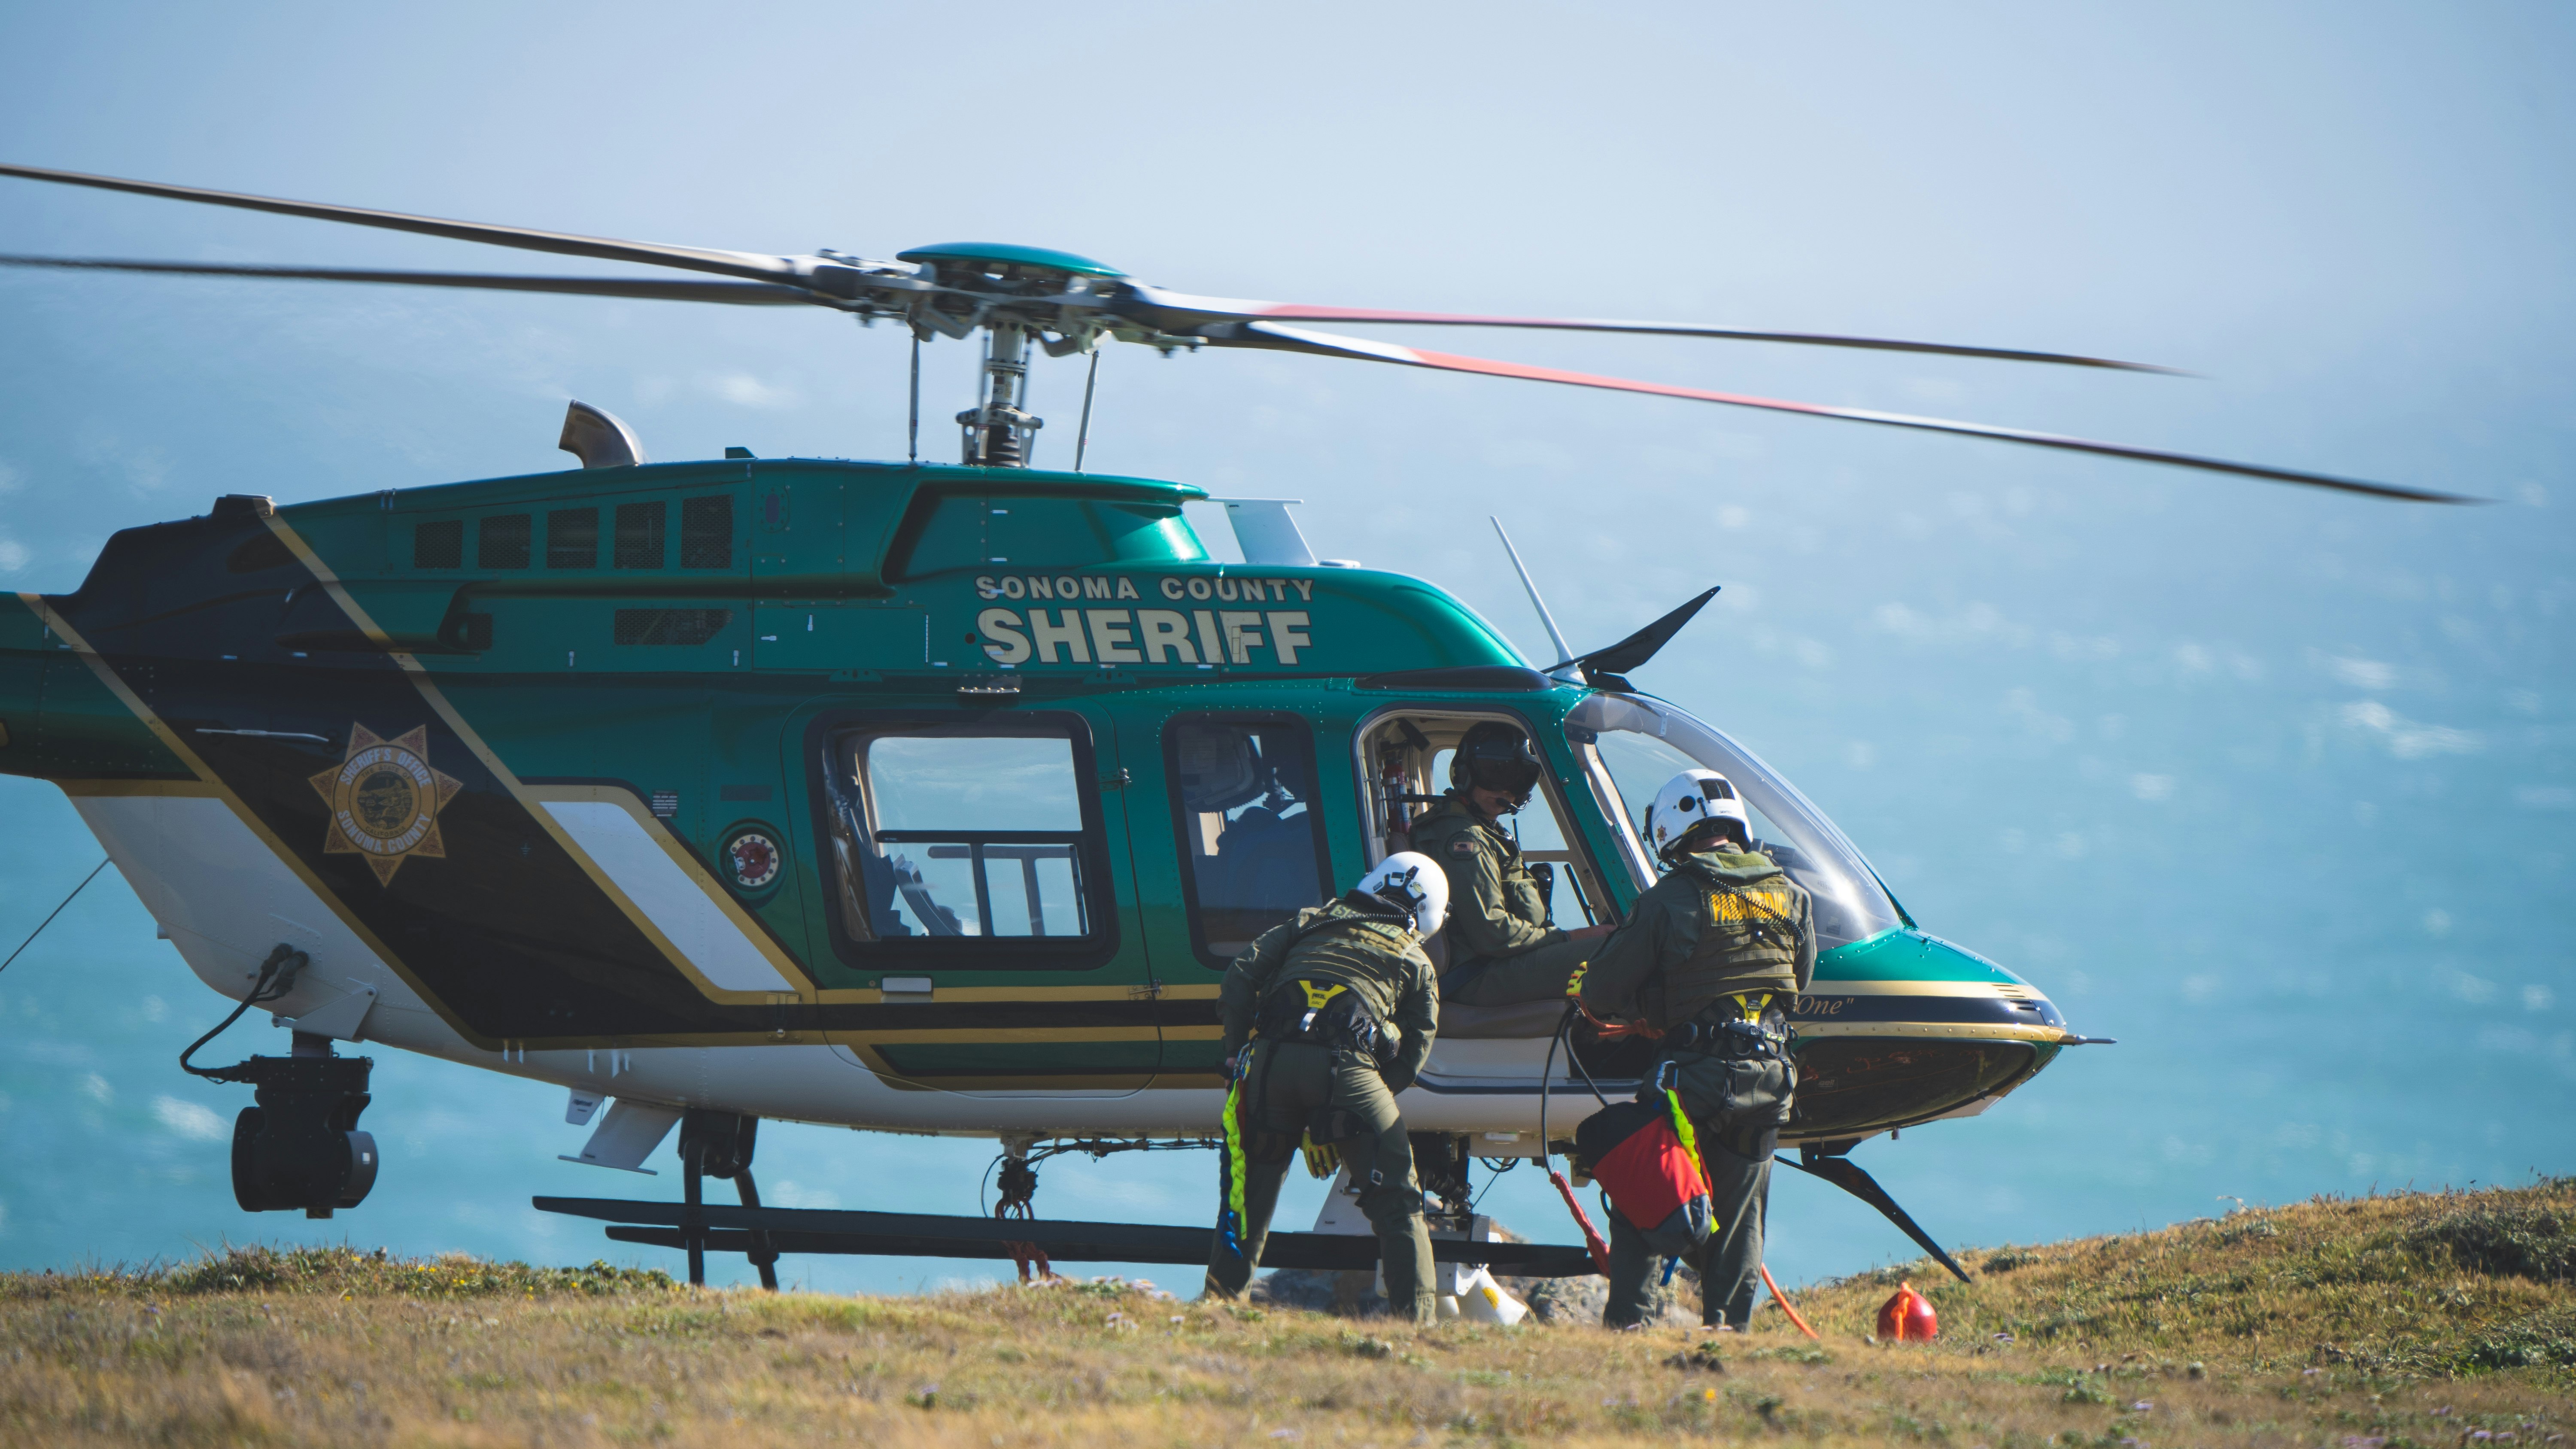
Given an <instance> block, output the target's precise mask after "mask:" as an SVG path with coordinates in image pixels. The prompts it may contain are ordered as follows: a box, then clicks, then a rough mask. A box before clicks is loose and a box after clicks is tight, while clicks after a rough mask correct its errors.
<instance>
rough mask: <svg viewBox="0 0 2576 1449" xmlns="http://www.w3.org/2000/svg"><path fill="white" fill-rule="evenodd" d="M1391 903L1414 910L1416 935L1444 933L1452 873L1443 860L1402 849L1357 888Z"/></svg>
mask: <svg viewBox="0 0 2576 1449" xmlns="http://www.w3.org/2000/svg"><path fill="white" fill-rule="evenodd" d="M1353 889H1355V890H1357V891H1358V892H1359V893H1360V894H1361V895H1366V896H1375V897H1377V898H1378V899H1379V900H1382V901H1384V902H1386V903H1387V904H1389V905H1391V906H1395V907H1398V908H1399V909H1402V910H1407V911H1411V912H1412V913H1413V934H1414V935H1415V936H1417V937H1419V938H1421V939H1423V940H1429V939H1430V938H1431V937H1433V936H1436V935H1438V934H1440V928H1441V927H1442V926H1445V925H1447V924H1448V923H1449V876H1448V873H1447V872H1445V871H1443V870H1441V869H1440V864H1439V862H1437V861H1435V860H1433V859H1432V858H1431V857H1430V856H1427V855H1424V854H1423V853H1422V852H1421V851H1418V850H1399V851H1397V852H1396V853H1395V854H1393V855H1390V856H1388V857H1387V858H1386V859H1384V860H1381V861H1379V862H1378V863H1377V869H1375V870H1373V871H1370V872H1369V873H1368V874H1366V875H1364V876H1361V877H1360V883H1359V884H1358V885H1357V886H1355V887H1353Z"/></svg>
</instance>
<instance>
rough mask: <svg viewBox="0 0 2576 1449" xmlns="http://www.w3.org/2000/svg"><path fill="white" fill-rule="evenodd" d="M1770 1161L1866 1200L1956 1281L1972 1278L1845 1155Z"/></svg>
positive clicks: (1873, 1180)
mask: <svg viewBox="0 0 2576 1449" xmlns="http://www.w3.org/2000/svg"><path fill="white" fill-rule="evenodd" d="M1772 1160H1773V1161H1774V1162H1786V1163H1788V1164H1789V1165H1790V1166H1791V1167H1794V1168H1796V1169H1798V1170H1799V1171H1800V1172H1804V1173H1807V1174H1809V1175H1810V1176H1814V1177H1821V1178H1823V1179H1824V1180H1825V1181H1827V1182H1830V1183H1832V1184H1833V1185H1834V1186H1836V1187H1839V1188H1841V1189H1842V1190H1843V1191H1845V1192H1847V1193H1850V1194H1851V1195H1852V1196H1854V1197H1856V1198H1859V1199H1860V1200H1861V1201H1862V1202H1865V1203H1868V1204H1869V1205H1870V1206H1871V1207H1874V1208H1876V1209H1878V1210H1879V1211H1880V1212H1881V1213H1883V1214H1885V1215H1886V1217H1887V1220H1888V1221H1889V1222H1891V1223H1894V1224H1896V1226H1897V1227H1898V1228H1900V1229H1902V1230H1904V1233H1905V1236H1907V1237H1909V1238H1912V1239H1913V1240H1914V1241H1915V1243H1916V1244H1917V1245H1918V1246H1920V1247H1921V1248H1922V1249H1923V1251H1925V1252H1927V1253H1930V1254H1931V1255H1932V1256H1933V1257H1934V1258H1935V1259H1937V1260H1939V1262H1940V1264H1941V1266H1942V1267H1944V1268H1947V1269H1949V1270H1950V1271H1951V1272H1953V1273H1955V1274H1957V1275H1958V1278H1959V1281H1960V1282H1962V1283H1968V1282H1973V1281H1974V1280H1973V1279H1971V1278H1969V1276H1968V1270H1967V1269H1965V1268H1962V1267H1960V1266H1959V1265H1958V1263H1957V1262H1956V1261H1955V1260H1953V1259H1952V1258H1951V1256H1950V1255H1949V1254H1948V1253H1945V1252H1943V1251H1942V1250H1941V1245H1940V1244H1939V1243H1936V1242H1934V1241H1932V1235H1931V1234H1930V1233H1927V1232H1925V1231H1923V1229H1922V1228H1921V1227H1920V1226H1919V1225H1917V1224H1916V1223H1915V1221H1914V1219H1913V1217H1912V1216H1910V1215H1909V1214H1908V1213H1907V1212H1906V1211H1905V1209H1903V1208H1901V1207H1898V1206H1897V1205H1896V1199H1894V1198H1892V1197H1889V1196H1888V1195H1887V1189H1886V1188H1883V1187H1880V1186H1879V1185H1878V1179H1876V1178H1874V1177H1872V1176H1870V1175H1869V1173H1868V1172H1866V1171H1865V1170H1863V1169H1862V1167H1861V1165H1860V1164H1859V1163H1857V1162H1854V1161H1852V1160H1851V1159H1850V1158H1848V1157H1840V1156H1836V1157H1826V1156H1821V1155H1808V1156H1805V1157H1804V1159H1803V1160H1801V1161H1791V1160H1790V1159H1788V1158H1786V1157H1775V1158H1773V1159H1772Z"/></svg>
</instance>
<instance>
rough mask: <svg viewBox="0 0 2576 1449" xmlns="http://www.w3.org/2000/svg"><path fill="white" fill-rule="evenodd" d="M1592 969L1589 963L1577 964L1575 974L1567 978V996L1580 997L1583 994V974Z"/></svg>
mask: <svg viewBox="0 0 2576 1449" xmlns="http://www.w3.org/2000/svg"><path fill="white" fill-rule="evenodd" d="M1591 969H1592V963H1591V962H1589V961H1581V962H1577V963H1575V967H1574V974H1573V975H1571V976H1568V977H1567V978H1565V994H1566V995H1567V996H1568V997H1578V996H1581V995H1582V994H1583V973H1584V972H1586V971H1589V970H1591Z"/></svg>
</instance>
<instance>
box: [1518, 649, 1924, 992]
mask: <svg viewBox="0 0 2576 1449" xmlns="http://www.w3.org/2000/svg"><path fill="white" fill-rule="evenodd" d="M1565 733H1566V739H1567V742H1568V743H1570V744H1572V745H1573V746H1574V752H1575V755H1576V756H1577V757H1578V758H1580V759H1581V760H1582V761H1583V763H1584V768H1585V770H1586V772H1587V773H1588V774H1590V775H1591V777H1592V787H1593V789H1594V790H1595V791H1596V792H1598V793H1599V794H1600V795H1601V796H1602V797H1603V799H1602V809H1603V813H1604V814H1607V815H1608V816H1609V817H1610V818H1612V819H1614V820H1617V821H1619V822H1620V823H1621V824H1622V825H1623V826H1625V827H1626V831H1625V834H1626V837H1627V838H1626V840H1625V842H1624V843H1625V844H1626V846H1627V849H1628V859H1629V866H1630V868H1631V869H1632V870H1633V871H1635V872H1636V874H1637V875H1638V877H1639V880H1640V883H1641V884H1646V883H1651V882H1652V881H1653V880H1654V878H1655V874H1656V873H1657V872H1656V868H1655V867H1654V866H1653V865H1652V864H1651V862H1652V861H1653V858H1654V857H1653V855H1652V853H1651V852H1649V851H1648V850H1647V849H1646V848H1645V847H1644V845H1643V844H1641V843H1640V840H1641V837H1640V834H1639V830H1640V825H1641V820H1640V817H1641V816H1642V815H1643V814H1644V813H1645V808H1646V806H1647V804H1648V803H1649V802H1651V801H1652V800H1653V799H1654V798H1655V792H1656V791H1657V790H1658V789H1660V788H1662V786H1663V783H1664V782H1665V781H1666V780H1669V779H1671V778H1672V777H1673V776H1675V775H1677V774H1679V773H1681V772H1682V771H1684V770H1692V769H1701V770H1715V771H1717V772H1718V773H1719V774H1722V775H1724V776H1726V778H1727V779H1729V780H1731V781H1733V782H1734V783H1735V788H1736V790H1737V792H1738V793H1739V794H1741V795H1742V796H1743V798H1744V803H1745V805H1746V806H1747V807H1748V808H1749V810H1750V811H1751V813H1752V816H1753V833H1754V836H1755V839H1754V841H1753V846H1754V848H1755V849H1756V850H1760V851H1763V852H1765V853H1767V854H1768V855H1770V857H1771V858H1772V859H1774V860H1776V861H1778V862H1779V863H1780V867H1781V869H1783V870H1785V871H1787V872H1788V873H1789V878H1790V879H1791V880H1794V881H1796V882H1797V883H1798V884H1799V885H1801V886H1804V887H1805V888H1806V890H1807V893H1808V895H1809V896H1811V897H1813V898H1814V901H1815V909H1816V947H1817V949H1818V950H1824V951H1830V950H1832V949H1833V948H1834V947H1836V946H1841V945H1847V944H1849V943H1850V942H1853V941H1865V940H1867V939H1869V938H1870V937H1872V936H1875V935H1877V934H1879V933H1880V932H1882V931H1886V930H1890V929H1893V928H1894V927H1895V926H1896V925H1898V924H1899V922H1900V917H1899V916H1898V914H1897V910H1896V903H1895V902H1894V901H1892V900H1890V899H1889V898H1888V895H1887V889H1886V887H1884V886H1882V885H1880V884H1879V883H1878V877H1877V876H1876V875H1875V874H1873V873H1872V872H1871V870H1870V868H1869V865H1868V863H1867V862H1865V861H1863V860H1862V859H1861V856H1860V852H1859V851H1857V850H1855V849H1853V848H1852V844H1851V842H1850V841H1848V840H1845V839H1844V838H1843V834H1842V832H1841V831H1839V830H1836V829H1835V828H1834V826H1833V823H1832V822H1831V821H1829V820H1827V819H1825V817H1824V815H1823V813H1822V812H1820V811H1819V810H1817V809H1816V807H1815V806H1813V805H1811V804H1809V803H1807V798H1806V797H1805V796H1803V795H1801V794H1799V793H1798V791H1797V787H1795V786H1793V785H1791V784H1790V783H1789V782H1788V781H1787V780H1784V779H1782V778H1780V776H1779V775H1778V774H1777V773H1775V772H1774V771H1773V770H1772V769H1771V767H1770V766H1768V765H1765V764H1763V763H1762V762H1761V761H1760V760H1758V759H1756V758H1754V756H1753V754H1752V752H1751V751H1749V750H1746V749H1745V748H1744V747H1743V746H1742V745H1739V744H1737V743H1736V742H1735V741H1733V740H1730V739H1728V738H1727V737H1726V736H1724V735H1722V734H1720V733H1718V732H1717V731H1716V730H1713V729H1711V728H1709V727H1708V726H1707V725H1704V724H1701V723H1700V722H1699V721H1698V720H1695V719H1692V718H1691V717H1690V716H1689V715H1686V714H1684V713H1682V712H1681V711H1680V710H1678V709H1675V708H1673V707H1672V706H1671V705H1668V704H1661V703H1656V702H1652V701H1648V700H1643V699H1636V698H1629V697H1621V696H1613V695H1606V694H1596V695H1594V696H1593V697H1592V698H1590V699H1587V700H1585V701H1584V702H1583V703H1582V704H1580V705H1577V706H1576V707H1575V709H1574V712H1573V713H1572V714H1569V715H1567V716H1566V720H1565Z"/></svg>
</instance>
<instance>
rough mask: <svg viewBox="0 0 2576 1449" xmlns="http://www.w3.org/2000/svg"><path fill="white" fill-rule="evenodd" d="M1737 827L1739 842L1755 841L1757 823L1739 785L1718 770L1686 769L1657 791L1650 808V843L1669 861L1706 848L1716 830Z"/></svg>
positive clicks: (1647, 827) (1647, 834)
mask: <svg viewBox="0 0 2576 1449" xmlns="http://www.w3.org/2000/svg"><path fill="white" fill-rule="evenodd" d="M1730 821H1731V822H1733V823H1734V825H1735V836H1736V839H1737V841H1738V842H1739V843H1743V842H1749V841H1751V840H1752V839H1753V820H1752V817H1751V816H1749V815H1747V814H1746V813H1745V810H1744V801H1743V800H1742V798H1740V797H1739V796H1737V795H1736V793H1735V786H1734V785H1733V784H1732V783H1730V782H1729V781H1728V780H1727V778H1726V777H1725V776H1724V775H1721V774H1719V773H1718V772H1716V771H1715V770H1684V771H1682V772H1681V773H1680V774H1678V775H1675V776H1673V777H1672V778H1671V779H1669V780H1666V781H1665V782H1664V788H1662V789H1660V790H1657V791H1656V792H1655V803H1654V804H1652V805H1649V806H1647V807H1646V844H1647V845H1648V846H1650V847H1651V848H1652V849H1653V850H1654V852H1655V854H1657V855H1659V856H1661V857H1663V858H1664V859H1666V860H1670V859H1672V858H1673V857H1674V856H1677V855H1681V854H1683V853H1685V852H1686V851H1689V850H1693V849H1704V848H1705V841H1706V838H1707V836H1708V834H1709V832H1710V831H1711V829H1712V828H1716V829H1723V828H1724V826H1725V825H1726V823H1727V822H1730Z"/></svg>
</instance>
